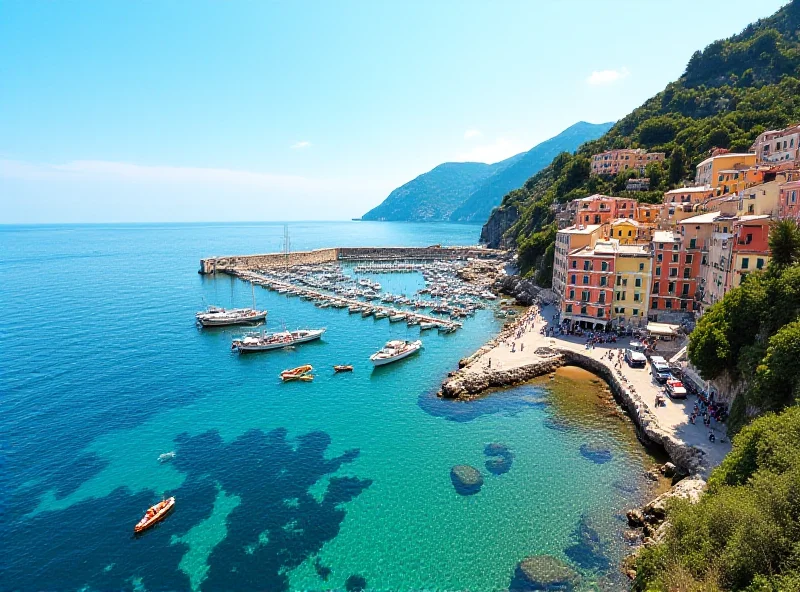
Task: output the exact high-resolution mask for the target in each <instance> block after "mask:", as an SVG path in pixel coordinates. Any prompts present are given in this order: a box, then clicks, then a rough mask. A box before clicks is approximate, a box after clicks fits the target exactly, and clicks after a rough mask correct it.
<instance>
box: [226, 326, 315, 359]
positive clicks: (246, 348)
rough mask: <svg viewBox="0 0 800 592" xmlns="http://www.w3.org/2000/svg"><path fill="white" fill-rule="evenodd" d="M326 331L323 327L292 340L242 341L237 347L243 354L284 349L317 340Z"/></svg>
mask: <svg viewBox="0 0 800 592" xmlns="http://www.w3.org/2000/svg"><path fill="white" fill-rule="evenodd" d="M323 333H325V329H321V330H319V331H313V332H312V333H311V334H310V335H303V336H301V337H293V338H292V339H291V340H288V341H284V342H278V343H265V344H262V345H259V344H246V343H240V344H238V345H236V349H237V350H238V351H239V353H241V354H246V353H255V352H265V351H270V350H273V349H283V348H284V347H289V346H292V345H297V344H298V343H307V342H309V341H315V340H317V339H319V338H320V337H322V334H323Z"/></svg>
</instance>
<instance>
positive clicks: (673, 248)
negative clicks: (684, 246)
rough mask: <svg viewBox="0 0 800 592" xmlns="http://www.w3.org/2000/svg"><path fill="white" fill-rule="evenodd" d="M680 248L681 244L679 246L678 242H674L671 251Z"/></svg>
mask: <svg viewBox="0 0 800 592" xmlns="http://www.w3.org/2000/svg"><path fill="white" fill-rule="evenodd" d="M680 248H681V246H680V244H678V243H675V244H674V245H672V250H673V251H677V250H679V249H680Z"/></svg>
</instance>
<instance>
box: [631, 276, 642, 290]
mask: <svg viewBox="0 0 800 592" xmlns="http://www.w3.org/2000/svg"><path fill="white" fill-rule="evenodd" d="M633 285H634V286H636V287H637V288H641V287H642V278H636V281H635V282H633Z"/></svg>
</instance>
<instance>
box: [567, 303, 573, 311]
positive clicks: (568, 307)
mask: <svg viewBox="0 0 800 592" xmlns="http://www.w3.org/2000/svg"><path fill="white" fill-rule="evenodd" d="M567 312H572V305H571V304H567Z"/></svg>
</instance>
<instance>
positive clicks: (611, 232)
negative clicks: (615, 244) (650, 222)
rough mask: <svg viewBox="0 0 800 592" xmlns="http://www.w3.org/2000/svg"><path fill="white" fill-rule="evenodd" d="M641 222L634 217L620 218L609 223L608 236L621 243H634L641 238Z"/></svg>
mask: <svg viewBox="0 0 800 592" xmlns="http://www.w3.org/2000/svg"><path fill="white" fill-rule="evenodd" d="M641 226H642V225H641V224H639V222H637V221H636V220H634V219H630V218H618V219H617V220H612V221H611V223H610V224H609V225H608V236H609V238H613V239H616V240H618V241H619V244H621V245H633V244H636V243H637V242H638V241H639V240H640V233H641V230H642V228H641Z"/></svg>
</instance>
